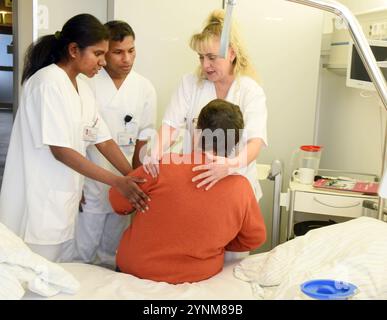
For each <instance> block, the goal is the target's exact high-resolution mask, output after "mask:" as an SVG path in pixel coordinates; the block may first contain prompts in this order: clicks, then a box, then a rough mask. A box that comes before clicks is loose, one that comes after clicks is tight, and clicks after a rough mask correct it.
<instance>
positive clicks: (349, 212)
mask: <svg viewBox="0 0 387 320" xmlns="http://www.w3.org/2000/svg"><path fill="white" fill-rule="evenodd" d="M367 199H370V200H372V199H374V198H372V197H370V198H367V197H364V196H362V197H359V196H356V195H355V196H349V195H343V196H341V195H331V194H329V195H328V194H322V193H317V192H300V191H296V193H295V201H294V210H295V211H301V212H310V213H317V214H325V215H330V216H340V217H348V218H357V217H360V216H362V215H363V211H364V208H363V207H362V204H363V201H364V200H367Z"/></svg>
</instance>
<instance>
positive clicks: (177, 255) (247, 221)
mask: <svg viewBox="0 0 387 320" xmlns="http://www.w3.org/2000/svg"><path fill="white" fill-rule="evenodd" d="M243 123H244V122H243V116H242V113H241V111H240V109H239V107H238V106H236V105H233V104H231V103H229V102H226V101H224V100H219V99H218V100H214V101H212V102H210V103H209V104H208V105H207V106H206V107H205V108H204V109H203V110H202V112H201V113H200V115H199V119H198V124H197V128H198V129H200V132H201V133H199V134H198V135H197V136H198V137H199V142H200V143H198V144H197V145H198V146H197V147H196V148H195V151H194V152H193V153H192V154H187V155H176V154H169V155H165V156H164V157H163V159H162V160H161V163H160V174H159V176H158V177H157V178H152V177H151V176H150V175H147V174H146V173H145V171H144V169H143V167H141V168H138V169H137V170H136V171H134V172H133V173H131V175H132V176H134V177H141V178H145V179H147V182H146V183H144V184H142V185H140V186H141V188H142V189H143V190H144V191H145V192H146V193H147V194H148V195H149V197H150V198H151V202H150V203H149V211H147V212H146V213H139V214H137V215H136V216H135V217H134V219H133V221H132V224H131V225H130V226H129V228H128V229H127V230H126V231H125V233H124V235H123V237H122V239H121V243H120V245H119V247H118V252H117V261H116V262H117V266H118V268H119V270H120V271H121V272H124V273H128V274H132V275H134V276H137V277H139V278H142V279H150V280H155V281H162V282H168V283H172V284H178V283H184V282H197V281H201V280H205V279H208V278H210V277H212V276H214V275H216V274H217V273H219V272H220V271H221V270H222V268H223V263H224V253H225V250H227V251H234V252H242V251H250V250H253V249H255V248H257V247H259V246H260V245H261V244H263V243H264V241H265V240H266V229H265V224H264V220H263V217H262V215H261V212H260V208H259V205H258V203H257V200H256V198H255V195H254V192H253V189H252V187H251V185H250V183H249V181H248V180H247V179H246V178H245V177H243V176H240V175H231V176H228V177H226V178H224V179H222V180H220V181H219V182H218V183H217V184H216V186H215V187H213V188H212V189H210V190H209V191H204V190H202V189H198V188H197V187H196V184H194V183H192V179H193V177H194V176H195V175H196V173H194V172H193V171H192V169H193V168H194V167H195V166H197V165H198V160H199V164H201V163H204V161H205V159H206V157H205V153H204V152H203V151H205V152H214V151H215V152H217V155H220V154H219V152H220V147H221V145H223V151H222V150H221V152H225V150H230V149H232V148H230V146H228V147H227V142H229V143H234V144H238V142H239V135H240V130H242V129H243V125H244V124H243ZM216 128H218V129H221V131H222V132H223V133H225V134H224V139H225V141H223V143H220V142H221V141H220V140H221V138H219V135H216V136H217V137H216V136H215V135H211V137H210V139H208V137H207V138H206V137H205V136H206V135H205V134H204V133H205V132H208V130H206V131H204V130H205V129H209V130H210V131H214V130H215V129H216ZM230 130H234V131H233V132H235V138H234V137H232V139H230V136H227V131H228V132H230ZM195 131H196V130H195ZM227 139H228V141H227ZM231 140H233V141H231ZM224 155H227V153H226V152H225V153H224ZM173 157H176V159H177V158H179V159H180V160H183V161H181V162H182V163H180V164H174V163H173ZM171 160H172V161H171ZM110 201H111V204H112V206H113V209H114V210H115V211H116V212H117V213H119V214H127V213H129V212H131V211H132V210H133V207H132V205H131V204H130V202H129V201H128V200H127V199H126V198H125V197H124V196H122V195H121V194H120V193H119V192H118V190H117V189H114V188H112V189H111V190H110Z"/></svg>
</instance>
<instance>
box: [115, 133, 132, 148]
mask: <svg viewBox="0 0 387 320" xmlns="http://www.w3.org/2000/svg"><path fill="white" fill-rule="evenodd" d="M117 143H118V145H119V146H120V147H127V146H134V145H135V144H136V139H135V137H134V136H133V135H131V134H130V132H126V131H125V132H119V133H118V138H117Z"/></svg>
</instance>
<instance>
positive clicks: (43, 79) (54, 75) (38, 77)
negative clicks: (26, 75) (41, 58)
mask: <svg viewBox="0 0 387 320" xmlns="http://www.w3.org/2000/svg"><path fill="white" fill-rule="evenodd" d="M64 76H65V72H64V71H63V70H62V69H61V68H59V67H58V66H57V65H55V64H51V65H49V66H47V67H44V68H42V69H40V70H38V71H37V72H36V73H35V74H34V75H33V76H32V77H31V78H30V79H29V80H28V82H29V83H30V85H50V84H51V85H55V84H58V83H61V82H63V80H64Z"/></svg>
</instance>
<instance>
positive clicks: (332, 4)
mask: <svg viewBox="0 0 387 320" xmlns="http://www.w3.org/2000/svg"><path fill="white" fill-rule="evenodd" d="M284 1H289V2H294V3H298V4H303V5H306V6H309V7H313V8H317V9H320V10H323V11H328V12H330V13H333V14H335V15H337V16H339V17H340V18H341V19H342V20H343V21H344V22H345V23H346V25H347V27H348V31H349V34H350V35H351V37H352V39H353V43H354V45H355V47H356V49H357V52H358V53H359V56H360V58H361V60H362V61H363V63H364V66H365V68H366V69H367V72H368V74H369V76H370V78H371V80H372V82H373V83H374V85H375V87H376V91H377V92H378V95H379V97H380V99H381V100H382V103H383V105H384V108H385V109H386V110H387V84H386V80H385V79H384V76H383V74H382V72H381V70H380V69H379V67H378V65H377V62H376V59H375V56H374V55H373V53H372V51H371V48H370V46H369V44H368V41H367V38H366V36H365V35H364V33H363V29H362V27H361V26H360V24H359V22H358V21H357V19H356V18H355V16H354V15H353V14H352V12H351V11H350V10H349V9H348V8H347V7H346V6H344V5H343V4H341V3H338V2H337V1H332V0H331V1H330V0H284ZM236 2H237V1H236V0H227V1H226V14H225V20H224V26H223V31H222V36H221V47H220V53H219V55H220V56H222V57H224V58H225V57H226V56H227V49H228V46H229V39H230V30H231V20H232V11H233V9H234V7H235V6H236ZM386 136H387V128H386V134H385V137H384V150H383V161H382V183H381V186H380V190H379V201H378V219H379V220H383V209H384V205H383V198H387V174H386V172H385V167H386V166H385V164H386V163H385V162H386V157H387V153H386V152H387V146H386V144H387V139H386Z"/></svg>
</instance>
